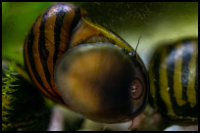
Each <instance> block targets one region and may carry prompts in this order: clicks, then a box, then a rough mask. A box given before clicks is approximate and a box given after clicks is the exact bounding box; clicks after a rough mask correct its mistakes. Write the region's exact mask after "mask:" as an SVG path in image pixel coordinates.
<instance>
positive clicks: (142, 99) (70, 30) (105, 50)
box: [24, 3, 149, 123]
mask: <svg viewBox="0 0 200 133" xmlns="http://www.w3.org/2000/svg"><path fill="white" fill-rule="evenodd" d="M24 59H25V66H26V69H27V70H28V73H29V75H30V77H31V79H32V81H33V83H34V84H35V86H36V87H37V88H38V89H39V90H40V91H41V92H42V93H43V94H44V95H45V96H47V97H49V98H51V99H52V100H54V101H56V102H58V103H60V104H62V105H64V106H66V107H68V108H69V109H71V110H73V111H75V112H78V113H80V114H82V115H83V116H85V117H86V118H88V119H91V120H93V121H97V122H104V123H117V122H125V121H128V120H131V119H133V118H134V117H135V116H137V115H139V114H140V113H141V112H142V111H143V110H144V108H145V107H146V105H147V102H148V95H149V79H148V74H147V71H146V68H145V66H144V63H143V61H142V60H141V58H140V57H139V55H138V54H137V53H136V51H135V50H134V49H133V48H131V47H130V46H129V45H128V44H127V43H126V42H125V41H123V40H122V39H121V38H120V37H118V36H117V35H115V34H114V33H112V32H110V31H109V30H107V29H106V28H104V27H102V26H100V25H99V24H97V23H95V22H93V21H92V20H91V19H89V18H88V17H87V12H86V11H85V10H84V9H82V8H79V7H76V6H75V5H72V4H67V3H54V4H52V5H51V6H50V7H49V8H48V9H47V10H46V11H44V12H43V13H42V14H41V15H40V16H39V17H38V18H37V20H36V21H35V23H34V24H33V25H32V27H31V29H30V31H29V33H28V35H27V37H26V40H25V45H24Z"/></svg>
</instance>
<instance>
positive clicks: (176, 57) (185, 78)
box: [148, 38, 198, 125]
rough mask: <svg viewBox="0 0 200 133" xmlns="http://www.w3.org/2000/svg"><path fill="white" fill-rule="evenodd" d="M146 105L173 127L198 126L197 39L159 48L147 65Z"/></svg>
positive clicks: (184, 40) (189, 39)
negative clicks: (148, 101) (154, 109)
mask: <svg viewBox="0 0 200 133" xmlns="http://www.w3.org/2000/svg"><path fill="white" fill-rule="evenodd" d="M148 74H149V79H150V88H151V91H150V103H151V105H152V106H153V107H155V108H157V109H158V111H160V113H161V114H162V115H163V116H164V118H165V119H166V120H167V121H168V122H170V123H174V124H180V125H193V124H194V125H195V124H198V39H196V38H186V39H182V40H180V41H177V42H175V43H173V44H168V45H164V46H162V47H159V48H158V49H157V50H156V52H155V53H154V55H153V57H152V59H151V61H150V65H149V70H148Z"/></svg>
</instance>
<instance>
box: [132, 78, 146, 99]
mask: <svg viewBox="0 0 200 133" xmlns="http://www.w3.org/2000/svg"><path fill="white" fill-rule="evenodd" d="M143 90H144V87H143V84H142V81H141V80H139V79H134V80H133V82H132V84H131V86H130V93H131V98H132V99H133V100H137V99H139V98H140V97H141V96H142V94H143Z"/></svg>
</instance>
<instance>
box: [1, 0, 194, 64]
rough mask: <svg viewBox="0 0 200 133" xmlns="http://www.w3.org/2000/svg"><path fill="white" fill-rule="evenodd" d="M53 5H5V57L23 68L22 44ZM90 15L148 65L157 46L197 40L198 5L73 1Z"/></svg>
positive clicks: (3, 15)
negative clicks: (189, 39) (136, 50)
mask: <svg viewBox="0 0 200 133" xmlns="http://www.w3.org/2000/svg"><path fill="white" fill-rule="evenodd" d="M51 4H52V2H11V3H10V2H2V56H3V57H6V58H9V59H12V60H15V61H17V62H18V63H20V64H22V65H23V44H24V40H25V37H26V34H27V33H28V31H29V29H30V27H31V25H32V24H33V22H34V21H35V19H36V18H37V17H38V16H39V15H40V14H41V12H42V11H44V10H45V9H46V8H47V7H48V6H49V5H51ZM74 4H76V5H77V6H81V7H83V8H85V9H86V10H87V11H88V14H89V16H90V17H91V18H92V19H94V20H96V21H97V22H99V23H100V24H101V25H103V26H105V27H107V28H108V29H111V30H112V31H114V32H115V33H117V34H118V35H119V36H121V37H122V38H123V39H124V40H125V41H127V42H128V43H129V44H130V45H131V46H132V47H133V48H135V46H136V44H137V41H138V38H139V36H142V38H141V40H140V44H139V47H138V53H139V54H140V56H141V57H142V59H143V60H144V62H145V64H146V65H147V66H148V61H149V57H150V55H151V54H152V52H153V51H154V49H155V48H156V46H157V45H162V44H164V43H165V42H173V41H175V40H177V39H180V38H184V37H198V3H197V2H181V3H179V2H173V3H172V2H169V3H162V2H156V3H154V2H145V3H144V2H124V3H123V2H100V3H99V2H74Z"/></svg>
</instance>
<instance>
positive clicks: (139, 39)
mask: <svg viewBox="0 0 200 133" xmlns="http://www.w3.org/2000/svg"><path fill="white" fill-rule="evenodd" d="M141 37H142V36H140V37H139V39H138V43H137V45H136V48H135V57H136V51H137V47H138V44H139V43H140V38H141Z"/></svg>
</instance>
